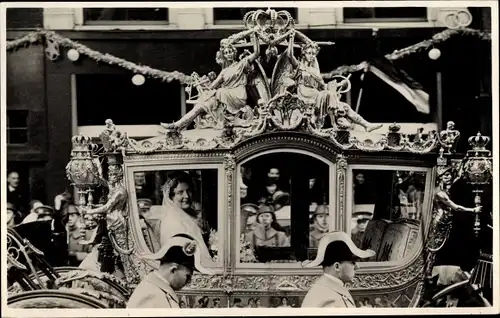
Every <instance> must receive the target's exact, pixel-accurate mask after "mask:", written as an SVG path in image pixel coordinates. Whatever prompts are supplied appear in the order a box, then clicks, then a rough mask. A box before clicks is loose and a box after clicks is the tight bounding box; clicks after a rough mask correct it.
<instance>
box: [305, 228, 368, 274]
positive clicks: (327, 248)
mask: <svg viewBox="0 0 500 318" xmlns="http://www.w3.org/2000/svg"><path fill="white" fill-rule="evenodd" d="M373 256H375V252H374V251H372V250H362V249H360V248H358V247H357V246H356V245H355V244H354V242H353V241H352V239H351V237H350V236H349V234H347V233H345V232H340V231H339V232H330V233H328V234H325V236H323V237H322V238H321V240H320V241H319V246H318V254H317V256H316V259H315V260H314V261H312V262H311V263H309V264H307V265H305V266H304V267H316V266H330V265H333V264H334V263H337V262H344V261H355V260H358V259H364V258H369V257H373Z"/></svg>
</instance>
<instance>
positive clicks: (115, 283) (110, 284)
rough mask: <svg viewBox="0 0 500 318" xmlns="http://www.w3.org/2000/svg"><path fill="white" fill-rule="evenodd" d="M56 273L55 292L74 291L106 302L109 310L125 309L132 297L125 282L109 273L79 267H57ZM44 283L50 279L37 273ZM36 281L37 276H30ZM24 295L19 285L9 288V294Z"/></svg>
mask: <svg viewBox="0 0 500 318" xmlns="http://www.w3.org/2000/svg"><path fill="white" fill-rule="evenodd" d="M54 271H55V272H56V273H57V274H59V276H60V277H59V279H58V281H59V282H58V286H57V287H55V288H56V289H55V290H69V291H71V290H74V291H78V292H79V293H83V294H85V295H88V296H90V297H95V298H96V299H98V300H99V301H102V302H105V303H106V305H107V307H108V308H123V307H125V305H126V302H127V300H128V298H129V296H130V291H129V289H128V288H127V285H126V283H125V282H123V281H121V280H120V279H118V278H116V277H114V276H113V275H110V274H107V273H97V272H92V271H88V270H84V269H81V268H78V267H71V266H65V267H56V268H54ZM37 274H38V275H39V277H40V279H41V281H42V282H43V283H45V282H47V280H48V278H47V276H45V274H44V273H43V272H42V271H39V272H37ZM30 278H31V279H35V275H34V274H32V275H30ZM18 293H23V291H22V290H21V289H20V288H19V286H17V285H13V286H11V287H10V288H9V294H11V295H12V294H18Z"/></svg>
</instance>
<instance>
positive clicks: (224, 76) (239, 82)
mask: <svg viewBox="0 0 500 318" xmlns="http://www.w3.org/2000/svg"><path fill="white" fill-rule="evenodd" d="M250 38H251V42H252V44H253V48H254V51H253V52H252V53H250V54H243V55H242V56H241V57H240V58H241V59H240V60H238V55H237V49H236V47H235V45H234V44H233V43H232V41H230V40H228V39H224V40H222V41H221V46H220V50H219V51H218V52H217V57H216V60H217V62H218V63H219V64H220V65H221V66H222V71H221V73H220V74H219V75H218V76H217V78H216V79H215V80H214V81H212V82H211V83H210V85H209V87H208V90H207V91H206V93H204V94H202V96H200V97H199V99H198V101H197V102H198V103H197V104H196V105H195V106H194V108H193V109H192V110H191V111H190V112H189V113H187V114H186V115H185V116H184V117H182V118H181V119H180V120H179V121H177V122H175V123H173V124H164V123H162V124H161V125H162V127H164V128H166V129H179V130H180V129H183V128H185V127H186V126H188V125H189V124H190V123H191V122H192V121H193V120H194V119H195V118H197V117H198V116H200V115H202V114H209V115H211V116H213V117H214V118H215V119H216V122H218V123H219V124H221V123H224V122H226V121H234V119H235V118H238V116H239V115H240V112H241V111H242V110H243V109H244V110H245V111H246V109H245V106H246V105H247V97H248V96H247V91H246V85H247V84H248V73H249V71H250V70H251V67H252V63H253V62H255V61H256V59H257V57H258V56H259V53H260V45H259V43H258V40H257V36H256V34H255V31H252V32H251V33H250ZM264 97H265V98H269V96H264Z"/></svg>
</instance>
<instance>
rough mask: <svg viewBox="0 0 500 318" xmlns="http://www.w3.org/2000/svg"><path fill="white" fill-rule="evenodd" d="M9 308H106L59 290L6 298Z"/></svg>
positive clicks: (97, 301) (31, 292) (95, 300)
mask: <svg viewBox="0 0 500 318" xmlns="http://www.w3.org/2000/svg"><path fill="white" fill-rule="evenodd" d="M7 306H9V308H25V309H28V308H73V309H92V308H102V309H105V308H108V306H107V305H106V304H105V303H103V302H101V301H99V300H97V299H95V298H94V297H90V296H84V295H80V294H76V293H73V292H68V291H60V290H50V289H49V290H35V291H28V292H23V293H20V294H16V295H13V296H11V297H9V298H7Z"/></svg>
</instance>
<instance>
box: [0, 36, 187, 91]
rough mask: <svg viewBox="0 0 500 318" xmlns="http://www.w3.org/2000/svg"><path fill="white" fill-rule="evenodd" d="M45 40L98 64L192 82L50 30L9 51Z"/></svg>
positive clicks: (24, 39)
mask: <svg viewBox="0 0 500 318" xmlns="http://www.w3.org/2000/svg"><path fill="white" fill-rule="evenodd" d="M44 40H45V41H51V42H55V43H57V44H59V46H61V47H65V48H69V49H74V50H76V51H77V52H78V53H80V54H81V55H85V56H87V57H89V58H91V59H93V60H94V61H96V62H104V63H107V64H109V65H117V66H119V67H122V68H125V69H127V70H129V71H132V72H134V73H136V74H142V75H144V76H148V77H153V78H156V79H159V80H162V81H164V82H171V81H173V80H177V81H179V82H180V83H181V84H188V83H189V82H190V80H191V77H190V76H188V75H186V74H184V73H181V72H178V71H173V72H166V71H162V70H158V69H154V68H152V67H150V66H147V65H138V64H135V63H133V62H129V61H127V60H124V59H122V58H119V57H116V56H113V55H111V54H108V53H104V54H103V53H101V52H98V51H95V50H92V49H90V48H88V47H87V46H85V45H83V44H81V43H78V42H76V41H73V40H71V39H68V38H65V37H63V36H60V35H59V34H56V33H55V32H54V31H48V30H40V31H36V32H32V33H29V34H27V35H25V36H23V37H21V38H19V39H16V40H13V41H8V42H7V51H11V50H15V49H17V48H19V47H21V46H24V47H26V46H28V45H30V44H35V43H39V42H43V41H44Z"/></svg>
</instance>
